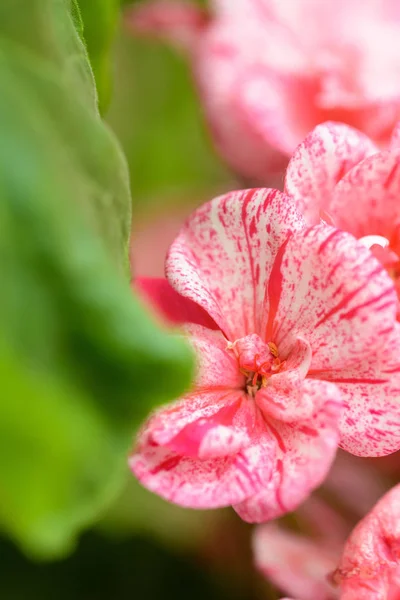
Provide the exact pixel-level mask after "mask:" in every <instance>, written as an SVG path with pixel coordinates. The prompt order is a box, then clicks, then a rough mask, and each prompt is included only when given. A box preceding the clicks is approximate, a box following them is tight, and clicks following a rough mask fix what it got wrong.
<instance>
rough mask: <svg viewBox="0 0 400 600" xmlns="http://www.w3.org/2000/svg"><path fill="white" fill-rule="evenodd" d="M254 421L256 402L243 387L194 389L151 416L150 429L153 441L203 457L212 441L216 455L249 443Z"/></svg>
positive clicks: (208, 451) (231, 451)
mask: <svg viewBox="0 0 400 600" xmlns="http://www.w3.org/2000/svg"><path fill="white" fill-rule="evenodd" d="M254 422H255V414H254V407H253V404H252V403H251V402H249V401H248V399H247V398H246V395H245V393H244V392H243V391H242V390H236V391H234V390H230V391H229V390H225V391H222V390H213V391H207V392H193V393H192V394H191V395H188V396H185V397H184V398H182V399H181V400H179V401H178V402H176V403H174V404H172V405H170V406H168V407H167V408H165V409H161V410H160V411H159V412H158V413H156V414H155V415H154V416H153V417H152V418H151V419H150V421H149V424H148V427H147V432H148V434H149V436H150V438H151V439H152V441H153V442H154V443H156V444H159V445H162V446H168V447H169V448H170V449H171V450H174V451H175V452H178V453H179V454H185V455H188V456H199V457H200V458H201V457H204V455H205V454H207V453H208V454H210V450H209V449H208V446H209V444H208V440H211V442H212V447H213V451H212V452H213V456H225V455H226V454H232V453H235V452H237V451H238V449H240V448H241V447H243V446H246V445H248V444H249V443H250V439H251V435H252V433H253V429H254ZM222 427H223V428H224V429H221V428H222ZM228 430H229V431H228ZM225 434H226V436H225ZM228 434H230V435H228ZM217 435H218V436H219V437H220V438H221V439H220V442H219V446H218V447H217V445H216V441H215V440H216V436H217ZM211 436H213V437H211ZM211 442H210V443H211Z"/></svg>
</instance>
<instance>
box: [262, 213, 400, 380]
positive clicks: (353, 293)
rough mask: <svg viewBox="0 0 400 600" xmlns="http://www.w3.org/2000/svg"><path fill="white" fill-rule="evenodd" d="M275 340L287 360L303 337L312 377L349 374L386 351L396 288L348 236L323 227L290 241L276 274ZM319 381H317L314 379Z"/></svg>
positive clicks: (318, 226) (268, 320)
mask: <svg viewBox="0 0 400 600" xmlns="http://www.w3.org/2000/svg"><path fill="white" fill-rule="evenodd" d="M275 287H276V290H277V292H279V297H278V300H277V294H275V305H276V306H275V314H274V315H272V316H271V314H269V315H266V316H265V320H264V322H265V325H264V327H265V328H266V329H268V328H269V324H270V322H271V319H272V320H273V327H272V329H271V331H272V336H271V338H272V339H273V340H274V342H275V343H276V344H277V346H278V348H279V352H280V355H283V356H285V354H286V355H287V354H288V353H289V352H290V350H291V348H292V346H293V345H294V343H295V340H296V337H297V336H298V335H301V336H302V337H304V339H306V340H307V342H308V343H309V344H310V346H311V350H312V362H311V371H312V372H313V371H317V370H320V369H324V370H328V369H335V370H338V369H342V368H347V367H349V366H350V365H352V364H353V363H355V362H357V361H359V360H361V359H362V358H363V357H366V356H369V355H371V354H373V352H374V351H376V350H377V349H379V348H380V347H382V346H384V345H385V343H386V341H387V339H388V337H389V335H390V332H391V330H392V329H393V327H394V324H395V315H396V306H397V296H396V292H395V289H394V286H393V283H392V281H391V279H390V277H389V276H388V274H387V273H386V271H385V270H384V269H383V268H382V265H381V264H380V263H379V262H378V261H377V260H376V259H375V258H374V257H373V256H372V254H371V253H370V251H369V250H368V249H367V248H365V247H364V246H363V245H362V244H361V243H359V242H357V240H355V239H354V238H353V236H351V235H350V234H348V233H345V232H343V231H340V230H339V229H334V228H332V227H330V226H328V225H325V224H320V225H317V226H315V227H312V228H310V229H308V230H307V232H306V233H305V234H304V233H299V234H295V235H293V236H292V238H291V239H290V240H289V242H288V244H287V246H286V248H285V252H284V255H283V257H282V260H281V265H280V268H279V271H278V272H277V273H276V285H275ZM315 376H316V377H317V375H315Z"/></svg>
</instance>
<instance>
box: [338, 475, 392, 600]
mask: <svg viewBox="0 0 400 600" xmlns="http://www.w3.org/2000/svg"><path fill="white" fill-rule="evenodd" d="M333 578H334V580H335V581H336V583H337V584H339V586H340V589H341V595H340V599H341V600H399V598H400V485H397V486H395V487H394V488H393V489H392V490H391V491H390V492H388V493H387V494H386V495H385V496H384V497H383V498H382V499H381V500H380V501H379V502H378V504H377V505H376V506H375V507H374V508H373V510H372V511H371V512H370V513H369V514H368V515H367V516H366V517H365V518H364V519H363V520H362V521H361V522H360V523H359V524H358V525H357V527H356V528H355V529H354V531H353V532H352V534H351V535H350V537H349V539H348V540H347V543H346V545H345V547H344V552H343V555H342V558H341V561H340V564H339V567H338V569H337V570H336V572H335V574H334V577H333Z"/></svg>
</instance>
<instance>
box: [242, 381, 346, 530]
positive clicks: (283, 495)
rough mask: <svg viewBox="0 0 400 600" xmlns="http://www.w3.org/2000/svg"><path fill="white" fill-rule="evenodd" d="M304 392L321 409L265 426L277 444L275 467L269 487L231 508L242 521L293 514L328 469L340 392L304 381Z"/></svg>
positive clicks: (334, 446)
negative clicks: (295, 419) (300, 418)
mask: <svg viewBox="0 0 400 600" xmlns="http://www.w3.org/2000/svg"><path fill="white" fill-rule="evenodd" d="M304 391H305V393H307V394H309V395H310V396H312V395H313V396H314V397H315V400H314V405H315V406H317V405H318V402H319V403H320V407H319V408H318V410H316V412H315V413H314V415H312V418H310V419H308V420H305V421H299V422H297V423H291V424H290V423H280V422H273V424H272V422H268V423H267V424H268V425H269V427H270V428H271V431H272V433H273V435H274V436H275V437H276V440H277V444H278V450H277V458H276V463H275V467H274V470H273V475H272V478H271V480H270V482H269V483H268V486H266V487H265V488H264V489H263V490H262V491H260V492H259V493H258V494H257V495H255V496H252V497H250V498H248V499H247V500H245V501H244V502H242V503H241V504H237V505H236V506H234V509H235V510H236V512H237V513H238V514H239V515H240V517H241V518H242V519H243V520H245V521H249V522H251V523H252V522H253V523H260V522H263V521H268V520H270V519H273V518H276V517H278V516H280V515H282V514H284V513H286V512H289V511H291V510H293V509H294V508H296V506H298V505H299V504H300V503H301V502H302V501H303V500H305V498H307V496H308V495H309V494H310V493H311V492H312V490H314V489H315V488H316V487H318V486H319V485H320V484H321V482H322V481H323V480H324V479H325V476H326V474H327V472H328V470H329V468H330V466H331V463H332V461H333V459H334V457H335V454H336V449H337V445H338V442H339V418H340V413H341V409H342V405H341V399H340V392H339V390H338V388H337V387H336V386H335V385H333V384H331V383H327V382H320V381H318V382H316V381H311V380H305V382H304Z"/></svg>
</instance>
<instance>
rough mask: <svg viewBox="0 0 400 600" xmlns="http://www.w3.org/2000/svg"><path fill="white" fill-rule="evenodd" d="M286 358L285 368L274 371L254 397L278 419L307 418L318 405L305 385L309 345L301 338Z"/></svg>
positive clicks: (309, 356) (264, 409) (289, 420)
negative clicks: (275, 372)
mask: <svg viewBox="0 0 400 600" xmlns="http://www.w3.org/2000/svg"><path fill="white" fill-rule="evenodd" d="M285 362H286V364H285V368H284V370H283V371H281V372H280V373H277V374H275V375H272V377H271V378H270V379H269V380H268V381H267V385H266V387H264V388H261V389H260V390H259V391H258V392H257V394H256V397H255V401H256V403H257V405H258V406H259V408H260V409H261V410H262V412H263V413H264V414H265V415H266V416H270V417H272V418H274V419H277V420H279V421H285V422H293V421H298V420H304V419H307V418H309V417H311V416H312V415H313V414H314V412H315V410H316V408H317V407H316V406H315V404H314V402H315V400H316V398H315V397H314V395H309V394H307V392H306V391H305V390H304V386H303V384H304V378H305V376H306V375H307V372H308V369H309V367H310V364H311V348H310V345H309V344H308V343H307V342H306V341H305V340H303V339H301V338H298V339H297V340H296V343H295V345H294V347H293V349H292V351H291V353H290V355H289V356H288V358H287V359H286V361H285ZM319 404H320V399H319V398H318V406H319Z"/></svg>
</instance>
